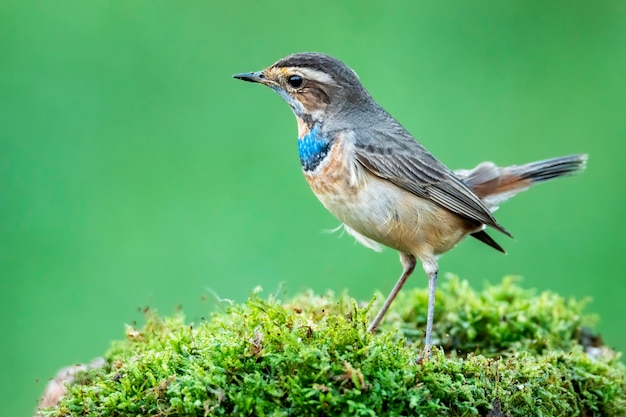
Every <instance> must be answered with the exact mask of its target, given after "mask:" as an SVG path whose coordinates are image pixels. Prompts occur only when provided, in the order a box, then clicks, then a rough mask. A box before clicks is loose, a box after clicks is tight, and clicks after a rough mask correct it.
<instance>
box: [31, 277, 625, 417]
mask: <svg viewBox="0 0 626 417" xmlns="http://www.w3.org/2000/svg"><path fill="white" fill-rule="evenodd" d="M442 281H443V282H442V285H441V290H440V291H439V293H438V296H437V312H436V323H435V330H436V337H437V340H436V342H437V344H439V345H441V346H443V347H444V350H435V351H434V353H433V355H432V357H431V358H430V359H429V360H427V361H424V362H423V363H416V362H415V358H416V357H417V356H418V355H419V350H420V346H419V340H421V336H422V333H421V331H422V329H423V327H424V321H425V314H426V291H425V290H413V291H405V292H404V293H403V294H402V295H401V297H400V298H399V299H398V300H397V301H396V302H395V303H394V306H393V307H392V311H391V312H390V313H389V314H388V317H387V320H386V321H385V322H384V324H383V326H382V328H381V331H380V332H379V333H378V334H376V335H371V334H369V333H367V332H366V328H367V318H368V316H369V309H370V308H371V307H372V306H371V305H369V306H368V305H363V306H360V307H359V306H357V305H356V304H355V303H354V302H353V301H351V300H350V299H349V297H348V296H347V295H343V296H341V297H337V298H336V297H334V296H333V295H332V294H327V295H326V296H315V295H313V294H310V293H309V294H302V295H300V296H298V297H297V298H295V299H293V300H291V301H289V302H286V303H280V302H278V301H275V300H269V301H264V300H262V299H261V298H259V297H258V296H256V295H255V296H252V297H251V298H250V299H249V300H248V302H246V303H245V304H243V305H235V306H232V307H231V308H229V309H228V310H227V311H226V312H224V313H218V314H214V315H213V317H212V319H211V320H210V321H208V322H205V323H201V324H199V325H189V324H186V323H185V321H184V319H183V317H182V316H177V317H170V318H164V317H158V316H157V315H156V314H155V313H149V314H148V317H147V323H146V325H145V326H144V328H142V329H134V328H128V329H127V337H126V340H124V341H120V342H116V343H115V344H114V345H113V347H112V348H111V349H110V351H109V352H108V353H107V355H106V359H107V366H105V367H104V368H102V369H97V370H93V371H90V372H89V373H88V374H86V375H85V376H84V377H83V378H82V381H81V383H78V384H75V385H73V386H71V387H70V388H69V393H68V395H67V396H66V398H64V399H63V400H62V401H61V403H60V404H59V405H58V407H56V408H54V409H50V410H46V411H44V412H43V414H44V415H48V416H66V415H72V416H84V415H91V416H137V415H159V416H169V415H172V416H173V415H178V416H248V415H249V416H409V415H411V416H441V415H447V416H485V415H487V413H489V410H490V409H492V407H494V405H495V404H497V400H496V399H499V402H500V404H501V408H502V413H505V414H502V413H499V412H496V413H494V414H495V415H510V416H535V415H536V416H561V415H563V416H574V415H581V416H590V415H603V416H620V415H625V414H626V382H625V375H626V373H625V369H624V366H623V365H622V364H621V363H620V362H619V361H618V358H617V356H616V355H613V354H611V353H610V351H609V350H608V349H605V348H601V347H599V348H593V347H592V346H591V344H593V343H591V342H593V341H594V340H595V342H596V343H597V339H594V338H593V337H591V336H590V335H591V333H590V331H589V330H586V328H587V326H590V325H591V324H592V322H593V319H592V318H590V317H588V316H585V315H584V314H583V313H582V310H583V306H584V304H585V303H584V302H577V301H573V300H569V301H566V300H564V299H563V298H561V297H559V296H557V295H555V294H553V293H549V292H546V293H542V294H539V295H535V294H534V293H533V292H532V291H528V290H523V289H521V288H520V287H518V286H517V285H515V283H514V282H513V280H511V279H505V280H504V282H503V283H502V284H500V285H497V286H491V287H487V288H486V289H485V290H484V291H482V292H475V291H474V290H472V289H471V288H470V287H469V285H468V284H467V282H465V281H460V280H458V279H457V278H451V279H449V280H442ZM379 298H381V297H379ZM370 304H371V303H370ZM374 308H376V306H374ZM586 350H587V351H588V352H591V351H593V352H595V353H594V354H589V353H586V352H585V351H586ZM444 352H445V354H444ZM495 408H497V406H496V407H495Z"/></svg>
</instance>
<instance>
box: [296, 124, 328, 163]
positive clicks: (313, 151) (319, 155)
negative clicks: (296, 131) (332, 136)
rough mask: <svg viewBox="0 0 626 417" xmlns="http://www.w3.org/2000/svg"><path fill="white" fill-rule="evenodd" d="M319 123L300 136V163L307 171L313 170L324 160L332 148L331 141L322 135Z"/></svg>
mask: <svg viewBox="0 0 626 417" xmlns="http://www.w3.org/2000/svg"><path fill="white" fill-rule="evenodd" d="M319 131H320V129H319V125H315V126H313V128H312V129H311V130H310V131H309V133H307V134H306V135H304V136H303V137H301V138H298V152H299V153H300V163H301V164H302V168H303V169H304V170H305V171H313V170H314V169H315V168H317V166H318V165H319V164H320V162H322V161H323V160H324V158H325V157H326V155H328V152H329V150H330V142H329V141H328V140H326V139H325V138H323V137H322V136H320V134H319Z"/></svg>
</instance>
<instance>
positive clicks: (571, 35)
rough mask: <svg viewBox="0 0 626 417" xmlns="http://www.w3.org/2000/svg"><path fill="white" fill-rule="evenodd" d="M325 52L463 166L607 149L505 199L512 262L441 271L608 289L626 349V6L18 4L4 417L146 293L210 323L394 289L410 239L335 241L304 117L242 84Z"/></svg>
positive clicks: (6, 131) (0, 364) (2, 297)
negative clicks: (242, 75) (400, 248)
mask: <svg viewBox="0 0 626 417" xmlns="http://www.w3.org/2000/svg"><path fill="white" fill-rule="evenodd" d="M308 50H314V51H322V52H326V53H329V54H331V55H335V56H337V57H339V58H340V59H342V60H344V61H345V62H346V63H348V64H349V65H350V66H351V67H353V68H354V69H355V70H356V71H357V72H358V74H359V75H360V77H361V80H362V81H363V83H364V84H365V85H366V86H367V88H368V89H369V91H370V92H371V93H372V95H373V96H374V97H375V98H376V99H377V100H378V101H379V102H380V103H381V104H382V105H383V106H384V107H385V108H386V109H387V110H388V111H389V112H390V113H391V114H393V115H394V116H395V117H396V118H398V119H399V120H400V122H401V123H403V124H404V125H405V127H407V128H408V129H409V130H410V131H411V132H412V133H414V134H415V135H416V136H417V137H418V138H419V139H420V140H421V141H422V142H423V143H424V144H425V146H426V147H427V148H428V149H430V150H431V151H432V152H433V153H434V154H435V155H436V156H437V157H439V158H440V159H441V160H443V161H444V162H445V163H446V164H447V165H449V166H450V167H452V168H461V167H465V168H468V167H471V166H474V165H475V164H477V163H478V162H480V161H483V160H486V159H489V160H493V161H495V162H497V163H499V164H502V165H505V164H514V163H523V162H529V161H531V160H536V159H541V158H546V157H551V156H558V155H562V154H570V153H577V152H588V153H589V154H590V161H589V166H588V170H587V171H586V172H585V173H584V174H583V175H580V176H577V177H574V178H567V179H563V180H559V181H555V182H553V183H550V184H545V185H542V186H539V187H537V188H535V189H533V190H532V191H530V192H527V193H524V194H522V195H520V196H518V197H516V198H515V200H514V201H512V202H509V203H507V204H505V205H504V206H503V207H502V208H501V209H500V211H499V212H498V213H497V214H498V219H499V221H500V222H501V223H502V224H503V225H505V227H507V228H508V229H509V230H510V231H511V232H512V233H513V234H514V235H515V240H511V239H508V238H506V237H505V236H503V235H498V234H497V233H492V235H493V236H494V237H496V238H497V239H498V241H499V242H500V243H501V244H502V245H503V246H504V247H506V248H507V250H508V251H509V254H508V255H507V256H503V255H502V254H499V253H498V252H496V251H494V250H491V249H490V248H488V247H486V246H484V245H482V244H480V243H479V242H477V241H467V242H464V243H462V244H461V245H459V247H458V248H456V249H455V250H454V251H452V253H449V254H448V255H446V256H445V257H444V258H443V259H442V260H441V262H440V265H441V271H442V272H454V273H458V274H459V275H461V276H462V277H463V278H467V279H469V280H471V282H472V283H473V284H474V285H475V286H478V287H480V286H481V285H482V284H483V283H484V282H485V281H490V282H496V281H498V280H499V279H500V278H501V277H502V276H503V275H506V274H515V275H521V276H523V277H524V284H523V285H525V286H528V287H536V288H538V289H540V290H544V289H551V290H554V291H556V292H559V293H560V294H563V295H565V296H570V295H571V296H576V297H579V298H582V297H587V296H590V297H592V298H593V303H592V304H591V305H590V307H589V311H592V312H596V313H598V314H599V315H600V316H601V321H600V323H599V326H598V329H599V330H600V331H601V333H602V335H603V337H604V340H605V342H606V343H607V344H609V345H610V346H613V347H615V348H617V349H619V350H622V351H623V350H626V334H625V333H624V330H625V329H626V318H625V308H624V291H625V290H626V280H625V277H624V276H625V272H624V266H625V262H624V260H625V256H626V254H625V253H624V236H626V225H625V224H624V221H623V215H624V213H625V212H626V199H625V197H626V187H625V186H624V179H625V174H624V165H623V164H624V151H625V149H626V145H625V143H626V120H625V119H626V117H625V107H626V102H625V101H626V3H624V2H623V1H601V2H582V1H581V2H578V1H555V2H541V1H535V2H531V1H521V2H501V1H486V2H479V3H476V2H465V1H458V2H456V1H441V2H432V1H406V2H396V3H391V2H379V3H368V2H362V1H352V2H347V1H346V2H341V3H340V2H334V1H324V2H300V3H298V2H293V1H290V2H286V1H284V2H263V1H255V2H225V1H197V0H188V1H155V0H143V1H139V0H116V1H84V0H74V1H17V0H3V1H2V2H0V193H1V194H0V196H1V197H0V278H1V281H0V282H1V284H0V285H1V288H0V309H1V311H0V317H1V319H0V320H1V324H2V331H3V334H4V335H3V336H2V343H0V371H1V372H0V384H1V385H0V392H2V398H3V400H2V404H1V405H0V415H3V416H4V415H6V416H9V415H29V414H30V413H31V411H32V409H33V408H34V407H35V404H36V399H37V397H38V395H39V394H40V393H41V391H42V389H43V387H44V385H45V383H46V381H47V378H49V377H50V376H52V375H53V374H54V373H55V372H56V370H57V369H58V368H60V367H62V366H65V365H69V364H73V363H76V362H81V361H88V360H90V359H91V358H93V357H95V356H98V355H101V354H102V352H103V351H104V350H105V349H106V348H107V347H108V346H109V342H110V340H112V339H117V338H120V337H122V336H123V331H124V327H123V326H124V323H131V322H133V321H134V320H138V321H140V320H141V316H142V315H141V312H140V308H141V307H143V306H151V307H153V308H158V309H159V310H160V311H161V312H162V313H165V314H170V313H172V312H173V311H174V310H175V309H176V308H177V306H179V305H182V306H183V309H184V311H185V312H186V313H187V316H188V317H189V319H190V320H192V321H197V320H199V319H200V318H201V317H204V316H206V315H207V313H208V312H209V311H210V310H212V309H215V308H216V307H218V308H219V307H220V304H219V302H218V301H217V300H216V298H215V297H214V296H213V295H212V292H214V293H215V294H217V295H219V297H225V298H230V299H234V300H236V301H242V300H244V299H245V298H246V296H247V294H249V293H250V291H251V290H252V289H253V288H254V287H255V286H257V285H260V286H262V287H263V288H265V294H269V293H273V292H275V291H277V289H278V288H279V286H280V283H281V282H285V285H284V287H283V291H286V292H287V293H288V294H293V293H295V292H297V291H300V290H303V289H305V288H313V289H314V290H316V291H324V290H326V289H333V290H335V291H341V290H342V289H349V291H350V294H351V295H353V296H355V297H357V298H359V299H369V298H370V297H371V296H372V294H373V292H374V290H376V289H381V290H382V291H384V292H387V291H388V290H389V289H390V287H391V286H392V285H393V283H394V282H395V280H396V278H397V275H398V274H399V272H400V265H399V263H398V260H397V255H396V254H395V253H394V251H391V250H387V251H385V252H384V253H383V254H376V253H375V252H372V251H370V250H368V249H365V248H363V247H360V246H357V245H355V244H354V241H353V239H352V238H350V237H347V236H344V237H342V238H339V237H338V236H337V235H328V234H325V233H322V231H323V230H324V229H330V228H334V227H335V226H336V225H337V224H338V222H337V221H336V220H335V219H333V217H332V216H331V215H330V214H328V213H327V212H326V211H325V210H324V208H323V207H322V206H321V204H319V203H318V202H317V200H316V198H315V197H314V196H313V194H312V193H311V191H310V190H309V189H308V186H307V185H306V182H305V180H304V179H303V176H302V174H301V171H300V166H299V160H298V155H297V148H296V141H295V138H296V123H295V120H294V117H293V116H292V114H291V111H290V110H289V108H288V107H287V106H286V105H285V103H283V102H282V100H281V99H280V98H279V97H278V96H277V95H276V94H274V93H272V92H271V91H270V90H268V89H266V88H264V87H261V86H257V85H252V84H247V83H242V82H240V81H236V80H234V79H232V78H231V75H232V74H234V73H236V72H243V71H251V70H259V69H262V68H264V67H266V66H268V65H270V64H271V63H273V62H274V61H275V60H277V59H279V58H281V57H282V56H284V55H286V54H289V53H292V52H297V51H308ZM408 285H410V286H425V285H426V279H425V278H424V275H423V273H422V271H421V270H420V271H419V272H417V273H416V274H415V276H414V277H413V279H412V280H411V281H410V283H409V284H408Z"/></svg>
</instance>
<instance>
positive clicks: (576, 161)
mask: <svg viewBox="0 0 626 417" xmlns="http://www.w3.org/2000/svg"><path fill="white" fill-rule="evenodd" d="M586 164H587V155H585V154H580V155H569V156H561V157H558V158H551V159H545V160H543V161H537V162H531V163H529V164H524V165H512V166H509V167H505V168H500V167H498V166H496V165H495V164H494V163H492V162H483V163H482V164H479V165H478V166H477V167H476V168H474V169H472V170H459V171H456V174H457V175H458V177H459V178H460V179H461V180H462V181H463V182H464V183H465V184H466V185H467V186H468V187H469V188H470V189H471V190H472V191H473V192H474V193H475V194H476V195H477V196H478V197H480V198H481V199H482V200H483V202H484V203H485V204H486V205H487V207H489V209H491V211H496V210H497V209H498V205H499V204H500V203H502V202H504V201H506V200H508V199H509V198H511V197H513V196H514V195H515V194H517V193H519V192H522V191H524V190H527V189H528V188H529V187H530V186H531V185H533V184H537V183H540V182H544V181H548V180H551V179H553V178H558V177H562V176H565V175H571V174H574V173H577V172H580V171H582V170H583V169H585V167H586ZM471 236H472V237H474V238H476V239H478V240H480V241H481V242H484V243H486V244H487V245H489V246H491V247H493V248H495V249H497V250H499V251H501V252H504V249H502V247H501V246H500V245H499V244H498V243H497V242H496V241H494V240H493V238H491V236H489V235H488V234H487V233H486V232H485V231H484V230H481V231H478V232H476V233H473V234H471Z"/></svg>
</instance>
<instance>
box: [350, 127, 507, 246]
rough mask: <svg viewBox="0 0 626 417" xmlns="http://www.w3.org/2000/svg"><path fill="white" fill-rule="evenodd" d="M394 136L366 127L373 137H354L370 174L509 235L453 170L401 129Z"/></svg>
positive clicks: (361, 161) (361, 160) (359, 159)
mask: <svg viewBox="0 0 626 417" xmlns="http://www.w3.org/2000/svg"><path fill="white" fill-rule="evenodd" d="M394 133H396V134H394V135H389V134H388V133H383V132H381V131H380V130H377V129H372V128H371V129H369V132H368V134H369V135H370V136H373V135H378V136H379V138H380V140H377V141H376V145H373V144H372V142H373V141H372V140H371V138H370V140H362V141H361V140H356V141H355V142H356V143H355V157H356V160H357V161H358V162H359V163H360V164H361V165H363V167H365V168H366V169H367V170H368V171H369V172H370V173H372V174H373V175H376V176H377V177H380V178H383V179H385V180H388V181H390V182H391V183H393V184H395V185H396V186H398V187H400V188H403V189H405V190H407V191H409V192H411V193H413V194H415V195H416V196H418V197H421V198H425V199H429V200H431V201H433V202H434V203H436V204H438V205H439V206H441V207H443V208H445V209H447V210H449V211H451V212H453V213H456V214H458V215H459V216H462V217H465V218H467V219H469V220H472V221H474V222H476V223H480V224H486V225H488V226H491V227H493V228H494V229H496V230H499V231H500V232H502V233H504V234H506V235H508V236H511V234H510V233H509V232H508V231H507V230H506V229H504V227H502V226H501V225H500V224H499V223H498V222H497V221H496V219H495V218H494V217H493V215H492V214H491V211H490V210H489V209H488V208H487V206H486V205H485V204H484V203H483V202H482V201H481V200H480V198H478V197H477V196H476V195H475V194H474V193H473V192H472V191H471V190H470V189H469V188H468V187H467V186H466V185H465V184H464V183H463V182H462V181H461V180H460V179H459V178H457V177H456V176H455V175H454V173H453V172H452V171H451V170H449V169H448V168H447V167H446V166H445V165H443V164H442V163H441V162H439V161H438V160H437V159H435V157H434V156H432V155H431V154H430V153H429V152H428V151H426V149H425V148H424V147H423V146H421V145H420V144H419V143H418V142H417V141H415V140H414V139H413V138H412V137H411V136H410V135H409V134H408V132H406V131H405V130H404V129H401V130H396V131H395V132H394Z"/></svg>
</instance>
